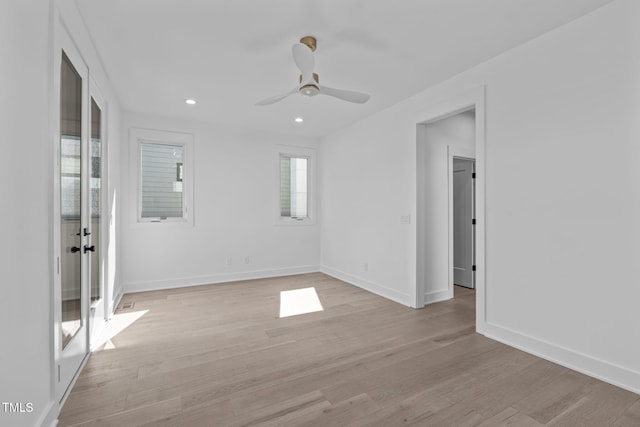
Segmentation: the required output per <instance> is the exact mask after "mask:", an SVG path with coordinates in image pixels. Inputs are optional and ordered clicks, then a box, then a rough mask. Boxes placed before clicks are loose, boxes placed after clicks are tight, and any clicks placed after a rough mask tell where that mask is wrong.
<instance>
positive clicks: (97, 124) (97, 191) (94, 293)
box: [89, 98, 102, 302]
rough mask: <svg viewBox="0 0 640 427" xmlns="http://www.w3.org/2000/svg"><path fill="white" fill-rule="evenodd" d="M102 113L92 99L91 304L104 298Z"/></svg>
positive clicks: (90, 195)
mask: <svg viewBox="0 0 640 427" xmlns="http://www.w3.org/2000/svg"><path fill="white" fill-rule="evenodd" d="M101 124H102V111H101V110H100V107H98V104H96V101H95V100H94V99H93V98H91V147H90V149H91V163H90V166H89V167H90V170H89V172H90V173H91V176H90V178H89V187H90V194H89V197H91V245H93V246H94V247H95V249H94V252H92V253H91V302H94V301H96V300H99V299H100V298H101V297H102V280H101V279H102V268H101V267H102V266H101V265H100V231H101V210H100V207H101V198H100V197H101V191H102V135H101V132H102V128H101Z"/></svg>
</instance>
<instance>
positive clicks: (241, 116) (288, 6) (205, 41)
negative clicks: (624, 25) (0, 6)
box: [76, 0, 611, 137]
mask: <svg viewBox="0 0 640 427" xmlns="http://www.w3.org/2000/svg"><path fill="white" fill-rule="evenodd" d="M610 1H611V0H397V1H391V0H269V1H267V0H260V1H259V0H109V1H105V0H76V4H77V6H78V8H79V10H80V12H81V14H82V16H83V18H84V20H85V23H86V25H87V28H88V29H89V31H90V34H91V37H92V39H93V42H94V44H95V46H96V48H97V50H98V52H99V54H100V57H101V59H102V62H103V65H104V67H105V69H106V71H107V74H108V75H109V78H110V80H111V84H112V85H113V88H114V89H115V91H116V94H117V96H118V99H119V101H120V103H121V106H122V107H123V108H124V109H125V110H127V111H135V112H144V113H149V114H154V115H160V116H167V117H177V118H185V119H195V120H203V121H208V122H213V123H223V124H230V125H237V126H243V127H250V128H255V129H262V130H269V131H275V132H282V133H289V134H295V135H302V136H310V137H320V136H323V135H326V134H328V133H331V132H333V131H335V130H338V129H340V128H342V127H345V126H347V125H348V124H350V123H353V122H355V121H357V120H359V119H362V118H364V117H365V116H368V115H371V114H373V113H374V112H376V111H379V110H382V109H384V108H386V107H389V106H391V105H393V104H395V103H397V102H399V101H400V100H402V99H405V98H407V97H409V96H411V95H412V94H414V93H416V92H419V91H421V90H423V89H426V88H428V87H430V86H432V85H434V84H435V83H437V82H440V81H442V80H444V79H446V78H448V77H450V76H453V75H455V74H457V73H460V72H461V71H463V70H465V69H468V68H470V67H473V66H474V65H476V64H478V63H481V62H483V61H485V60H487V59H489V58H491V57H493V56H495V55H497V54H499V53H501V52H504V51H505V50H507V49H510V48H512V47H514V46H517V45H519V44H521V43H523V42H526V41H527V40H530V39H532V38H534V37H536V36H538V35H540V34H543V33H545V32H547V31H549V30H551V29H553V28H555V27H557V26H560V25H562V24H564V23H567V22H569V21H571V20H573V19H575V18H577V17H580V16H582V15H584V14H586V13H588V12H590V11H592V10H594V9H596V8H598V7H600V6H602V5H604V4H605V3H609V2H610ZM305 35H312V36H315V37H316V38H317V40H318V49H317V51H316V52H315V59H316V72H317V73H318V74H319V75H320V81H321V82H322V83H324V84H326V85H327V86H332V87H335V88H341V89H350V90H355V91H360V92H366V93H369V94H370V95H371V100H370V101H369V102H368V103H366V104H364V105H359V104H350V103H347V102H343V101H340V100H337V99H334V98H331V97H327V96H316V97H313V98H305V97H303V96H301V95H298V94H295V95H292V96H290V97H289V98H287V99H285V100H284V101H281V102H280V103H277V104H273V105H270V106H264V107H257V106H255V103H256V102H257V101H259V100H261V99H263V98H267V97H269V96H272V95H278V94H280V93H283V92H286V91H288V90H290V89H291V88H292V87H294V86H295V85H296V83H297V79H298V74H299V73H298V70H297V68H296V66H295V64H294V62H293V59H292V58H291V45H292V44H293V43H296V42H298V40H299V39H300V37H302V36H305ZM189 97H193V98H196V99H197V100H198V104H197V105H196V106H193V107H189V106H187V105H185V104H184V99H185V98H189ZM296 116H301V117H303V118H304V120H305V121H304V123H302V124H296V123H294V121H293V119H294V118H295V117H296Z"/></svg>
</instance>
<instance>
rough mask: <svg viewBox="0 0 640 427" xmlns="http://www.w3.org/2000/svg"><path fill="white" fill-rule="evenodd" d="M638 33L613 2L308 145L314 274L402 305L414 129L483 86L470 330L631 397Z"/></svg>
mask: <svg viewBox="0 0 640 427" xmlns="http://www.w3.org/2000/svg"><path fill="white" fill-rule="evenodd" d="M638 20H640V4H639V3H638V2H635V1H633V0H618V1H615V2H613V3H611V4H609V5H607V6H605V7H603V8H602V9H599V10H597V11H595V12H593V13H591V14H589V15H587V16H585V17H583V18H581V19H579V20H576V21H574V22H572V23H570V24H568V25H566V26H563V27H561V28H559V29H557V30H554V31H552V32H550V33H548V34H546V35H543V36H541V37H539V38H537V39H535V40H532V41H531V42H529V43H527V44H525V45H522V46H520V47H518V48H515V49H512V50H510V51H508V52H506V53H504V54H502V55H500V56H498V57H496V58H494V59H492V60H490V61H488V62H486V63H484V64H482V65H480V66H478V67H475V68H473V69H471V70H469V71H467V72H465V73H462V74H460V75H458V76H456V77H454V78H452V79H450V80H448V81H446V82H444V83H442V84H441V85H438V86H437V87H434V88H432V89H430V90H427V91H424V92H422V93H419V94H418V95H416V96H414V97H413V98H411V99H409V100H406V101H404V102H401V103H400V104H397V105H396V106H394V107H392V108H390V109H388V110H386V111H383V112H381V113H379V114H377V115H375V116H373V117H370V118H367V119H365V120H363V121H361V122H359V123H357V124H354V125H353V126H351V127H349V128H347V129H345V130H343V131H341V132H339V133H337V134H335V135H332V136H329V137H327V138H324V140H323V141H322V143H321V151H322V152H321V159H322V163H321V186H322V194H323V198H322V200H321V218H322V230H323V233H322V238H321V242H322V253H321V259H322V269H323V270H324V271H327V272H329V273H336V272H338V273H340V275H342V277H346V278H348V279H351V280H352V281H353V282H354V283H356V284H359V285H360V286H364V287H369V288H371V289H372V290H373V291H380V290H381V289H382V290H383V291H384V292H386V293H387V294H391V295H396V296H398V298H397V300H400V301H403V302H405V303H407V301H409V300H410V294H411V293H412V292H413V291H414V289H415V281H412V280H413V277H415V273H414V272H413V271H412V269H414V268H415V260H412V259H411V258H412V257H415V236H414V235H413V234H414V233H415V225H414V224H412V225H411V227H403V226H401V225H400V224H399V221H398V219H399V217H400V215H403V214H405V213H407V212H415V209H416V194H415V191H416V189H415V184H414V183H415V181H416V170H415V166H414V165H415V149H416V130H415V129H416V123H420V122H422V121H423V120H425V114H426V112H427V111H429V109H430V108H432V107H433V106H434V105H436V104H438V103H441V102H445V101H446V100H447V99H450V98H452V97H456V96H458V95H459V94H460V93H463V92H465V91H467V90H470V89H471V88H476V87H479V86H482V85H486V146H485V147H484V150H485V151H484V154H485V156H486V157H485V164H484V166H485V167H486V174H485V176H484V178H485V183H486V187H485V189H486V198H485V201H486V209H485V214H486V223H485V224H484V225H485V226H486V247H485V249H486V265H485V267H486V320H485V322H484V324H482V325H478V328H479V329H482V330H483V332H484V333H486V334H487V335H489V336H491V337H494V338H496V339H499V340H502V341H505V342H508V343H510V344H512V345H516V346H519V347H521V348H524V349H527V350H528V351H531V352H534V353H536V354H539V355H542V356H544V357H547V358H549V359H552V360H556V361H558V362H560V363H562V364H565V365H568V366H572V367H574V368H576V369H579V370H581V371H584V372H587V373H590V374H591V375H594V376H597V377H601V378H604V379H606V380H608V381H610V382H613V383H616V384H619V385H622V386H624V387H626V388H628V389H632V390H635V391H636V392H640V340H638V339H637V337H639V336H640V330H639V326H638V325H640V311H639V310H638V309H637V301H639V300H640V287H638V286H637V278H636V275H635V272H634V268H633V266H634V265H635V264H637V260H638V259H640V247H639V246H638V245H637V243H636V242H637V241H638V240H639V239H640V228H639V225H638V222H637V218H638V216H639V214H640V193H639V192H638V191H637V188H638V184H637V183H638V182H640V180H639V178H640V169H639V168H638V167H637V165H636V164H635V163H636V162H637V159H638V158H639V156H638V155H639V154H640V153H639V151H640V145H639V144H638V140H640V125H639V124H638V123H640V121H638V119H637V118H638V117H640V42H639V40H640V27H639V26H638V25H637V22H638ZM353 159H359V160H357V171H355V170H354V166H353V162H354V161H353ZM365 260H367V261H368V262H369V271H368V272H364V271H363V269H362V267H361V264H362V262H363V261H365ZM426 309H427V310H428V307H427V308H426Z"/></svg>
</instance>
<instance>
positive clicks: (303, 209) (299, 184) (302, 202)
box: [280, 156, 308, 219]
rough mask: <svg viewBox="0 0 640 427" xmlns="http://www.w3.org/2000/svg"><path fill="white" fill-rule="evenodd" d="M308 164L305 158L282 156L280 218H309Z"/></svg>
mask: <svg viewBox="0 0 640 427" xmlns="http://www.w3.org/2000/svg"><path fill="white" fill-rule="evenodd" d="M307 163H308V159H307V158H305V157H289V156H280V216H281V217H290V218H298V219H303V218H307V216H308V200H307V197H308V194H307V177H308V171H307Z"/></svg>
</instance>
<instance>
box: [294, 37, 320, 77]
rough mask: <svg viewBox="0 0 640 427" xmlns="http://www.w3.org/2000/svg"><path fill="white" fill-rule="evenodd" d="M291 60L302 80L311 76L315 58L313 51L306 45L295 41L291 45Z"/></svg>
mask: <svg viewBox="0 0 640 427" xmlns="http://www.w3.org/2000/svg"><path fill="white" fill-rule="evenodd" d="M291 53H292V54H293V60H294V62H295V63H296V65H297V66H298V68H299V69H300V74H302V80H303V81H306V80H309V79H310V78H311V77H312V76H313V68H314V67H315V59H314V58H313V52H312V51H311V49H309V47H308V46H307V45H304V44H302V43H296V44H294V45H293V46H292V47H291Z"/></svg>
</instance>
